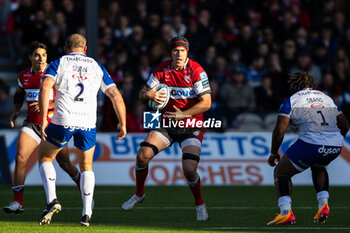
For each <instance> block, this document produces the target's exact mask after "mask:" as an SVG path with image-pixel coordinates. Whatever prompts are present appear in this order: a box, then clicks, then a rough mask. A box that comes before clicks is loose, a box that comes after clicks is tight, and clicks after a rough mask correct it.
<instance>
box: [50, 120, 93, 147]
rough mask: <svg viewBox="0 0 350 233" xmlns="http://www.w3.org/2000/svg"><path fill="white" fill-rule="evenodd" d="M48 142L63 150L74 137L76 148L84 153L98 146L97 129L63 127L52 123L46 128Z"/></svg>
mask: <svg viewBox="0 0 350 233" xmlns="http://www.w3.org/2000/svg"><path fill="white" fill-rule="evenodd" d="M45 132H46V135H47V137H46V140H47V141H48V142H50V143H51V144H53V145H54V146H57V147H59V148H63V147H65V146H66V144H67V143H68V142H69V140H70V139H71V138H72V136H74V146H76V147H77V148H79V149H80V150H82V151H86V150H89V149H91V148H92V147H93V146H95V145H96V128H84V127H75V126H62V125H55V124H52V123H50V124H49V126H48V127H47V128H46V131H45Z"/></svg>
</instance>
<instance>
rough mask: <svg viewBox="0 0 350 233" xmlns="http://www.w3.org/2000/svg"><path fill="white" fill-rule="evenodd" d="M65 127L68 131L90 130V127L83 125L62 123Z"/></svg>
mask: <svg viewBox="0 0 350 233" xmlns="http://www.w3.org/2000/svg"><path fill="white" fill-rule="evenodd" d="M63 127H64V128H65V129H69V131H70V132H73V131H74V130H78V129H80V130H83V131H91V129H92V128H87V127H84V126H72V125H64V126H63Z"/></svg>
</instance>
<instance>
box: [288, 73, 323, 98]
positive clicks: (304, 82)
mask: <svg viewBox="0 0 350 233" xmlns="http://www.w3.org/2000/svg"><path fill="white" fill-rule="evenodd" d="M288 84H289V86H290V88H291V91H292V92H293V93H295V92H298V91H300V90H302V89H305V88H312V89H316V88H317V85H316V82H315V79H314V78H313V77H312V76H311V75H310V74H309V72H297V73H295V74H289V79H288Z"/></svg>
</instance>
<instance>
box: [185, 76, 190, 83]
mask: <svg viewBox="0 0 350 233" xmlns="http://www.w3.org/2000/svg"><path fill="white" fill-rule="evenodd" d="M185 81H186V82H187V83H190V82H191V75H185Z"/></svg>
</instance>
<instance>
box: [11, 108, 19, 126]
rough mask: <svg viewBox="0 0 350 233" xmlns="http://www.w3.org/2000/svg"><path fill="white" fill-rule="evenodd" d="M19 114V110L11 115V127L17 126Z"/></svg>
mask: <svg viewBox="0 0 350 233" xmlns="http://www.w3.org/2000/svg"><path fill="white" fill-rule="evenodd" d="M18 116H19V112H14V113H12V115H11V117H10V126H11V128H13V127H15V120H16V119H17V117H18Z"/></svg>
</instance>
